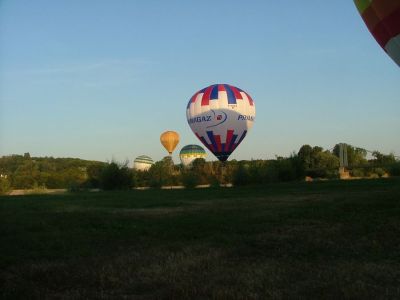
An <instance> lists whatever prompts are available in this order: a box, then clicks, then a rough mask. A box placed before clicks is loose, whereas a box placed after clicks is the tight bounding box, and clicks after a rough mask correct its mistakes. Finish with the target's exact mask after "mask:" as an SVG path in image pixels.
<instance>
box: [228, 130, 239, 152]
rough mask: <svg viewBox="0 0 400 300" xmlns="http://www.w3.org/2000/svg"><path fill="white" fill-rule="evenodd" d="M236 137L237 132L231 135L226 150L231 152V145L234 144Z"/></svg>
mask: <svg viewBox="0 0 400 300" xmlns="http://www.w3.org/2000/svg"><path fill="white" fill-rule="evenodd" d="M237 137H238V135H237V134H234V135H232V139H231V142H230V143H229V146H228V151H231V152H232V151H233V149H232V148H233V145H234V143H235V141H236V139H237Z"/></svg>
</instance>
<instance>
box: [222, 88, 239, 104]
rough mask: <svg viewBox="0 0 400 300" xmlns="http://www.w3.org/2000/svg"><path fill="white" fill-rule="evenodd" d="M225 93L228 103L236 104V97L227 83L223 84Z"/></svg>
mask: <svg viewBox="0 0 400 300" xmlns="http://www.w3.org/2000/svg"><path fill="white" fill-rule="evenodd" d="M224 87H225V90H226V94H227V96H228V104H236V97H235V94H234V93H233V91H232V89H231V88H230V87H229V85H227V84H224Z"/></svg>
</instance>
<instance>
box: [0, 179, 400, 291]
mask: <svg viewBox="0 0 400 300" xmlns="http://www.w3.org/2000/svg"><path fill="white" fill-rule="evenodd" d="M0 293H1V297H2V298H4V299H50V298H51V299H86V298H96V299H99V298H102V299H155V298H156V299H177V298H179V299H182V298H185V299H193V298H203V299H207V298H216V299H287V298H294V299H346V298H347V299H371V298H374V299H395V298H396V299H399V298H400V180H399V179H386V180H365V181H364V180H357V181H331V182H314V183H292V184H274V185H269V186H265V187H255V188H225V189H199V190H162V191H161V190H147V191H128V192H98V193H77V194H65V195H30V196H13V197H10V196H8V197H6V196H4V197H0Z"/></svg>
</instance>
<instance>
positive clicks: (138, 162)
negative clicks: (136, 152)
mask: <svg viewBox="0 0 400 300" xmlns="http://www.w3.org/2000/svg"><path fill="white" fill-rule="evenodd" d="M153 164H154V161H153V159H152V158H151V157H149V156H147V155H140V156H138V157H136V158H135V160H134V161H133V168H134V169H135V170H139V171H147V170H149V169H150V168H151V166H152V165H153Z"/></svg>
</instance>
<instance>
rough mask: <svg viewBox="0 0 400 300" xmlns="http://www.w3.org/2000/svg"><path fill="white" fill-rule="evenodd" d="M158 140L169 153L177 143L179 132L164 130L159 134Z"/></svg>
mask: <svg viewBox="0 0 400 300" xmlns="http://www.w3.org/2000/svg"><path fill="white" fill-rule="evenodd" d="M160 142H161V144H162V145H163V146H164V148H165V149H166V150H167V151H168V153H169V154H170V155H171V154H172V152H173V151H174V149H175V147H176V145H178V143H179V134H178V133H177V132H175V131H165V132H163V133H162V134H161V136H160Z"/></svg>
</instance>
